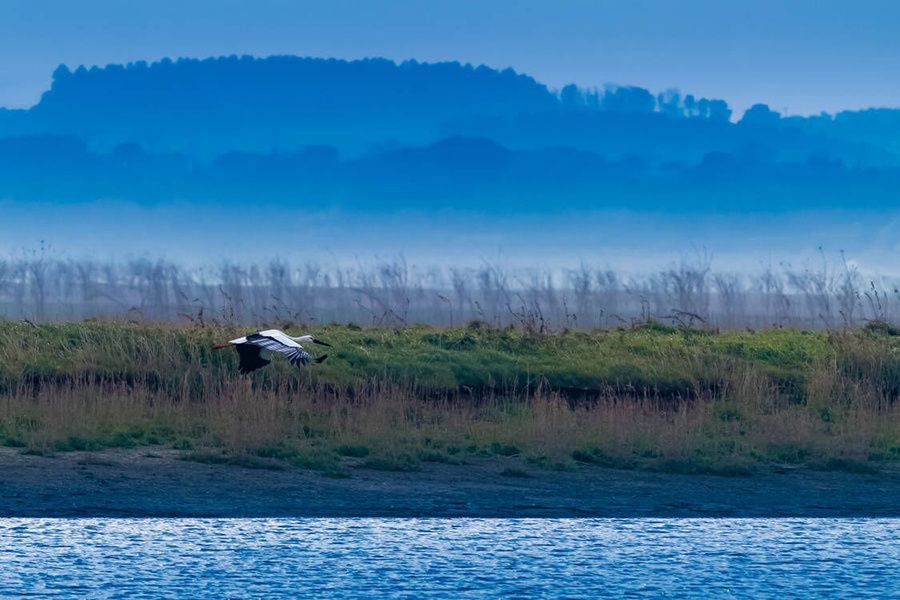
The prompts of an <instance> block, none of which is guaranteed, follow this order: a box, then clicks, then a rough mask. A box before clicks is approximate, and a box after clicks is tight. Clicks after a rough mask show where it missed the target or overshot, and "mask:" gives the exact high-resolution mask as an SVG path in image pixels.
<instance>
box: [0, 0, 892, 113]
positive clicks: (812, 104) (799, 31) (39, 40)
mask: <svg viewBox="0 0 900 600" xmlns="http://www.w3.org/2000/svg"><path fill="white" fill-rule="evenodd" d="M898 32H900V2H896V1H892V0H855V1H854V2H849V1H847V0H840V1H836V0H780V1H776V0H681V1H678V2H675V1H665V0H620V1H608V0H569V1H564V0H557V1H552V2H551V1H544V2H537V1H533V0H496V1H493V2H486V1H481V2H479V1H471V0H453V1H448V2H445V1H440V0H422V1H413V0H394V1H390V2H360V1H353V0H328V1H323V2H303V1H289V0H254V1H253V2H237V1H234V0H194V1H190V0H147V1H140V0H132V1H129V2H125V1H122V0H79V1H78V2H72V1H69V0H0V65H2V66H3V68H2V69H0V106H10V107H23V106H30V105H32V104H34V103H35V102H36V101H37V100H38V99H39V97H40V93H41V92H42V91H43V90H45V89H46V88H47V87H48V85H49V82H50V74H51V72H52V71H53V69H54V68H55V67H56V65H58V64H60V63H65V64H68V65H70V66H76V65H79V64H87V65H92V64H100V65H103V64H107V63H120V62H128V61H131V60H141V59H144V60H155V59H159V58H162V57H165V56H170V57H176V56H193V57H205V56H214V55H225V54H253V55H258V56H264V55H269V54H298V55H308V56H333V57H338V58H359V57H365V56H384V57H387V58H392V59H396V60H404V59H409V58H415V59H418V60H424V61H437V60H459V61H462V62H472V63H484V64H488V65H490V66H494V67H507V66H511V67H513V68H515V69H517V70H520V71H523V72H526V73H529V74H532V75H534V76H535V77H536V78H538V79H539V80H541V81H543V82H545V83H548V84H550V85H551V86H554V87H560V86H562V85H564V84H566V83H569V82H575V83H578V84H581V85H585V86H594V85H603V84H606V83H620V84H631V85H640V86H644V87H647V88H650V89H652V90H664V89H669V88H678V89H681V90H683V91H686V92H692V93H695V94H699V95H704V96H711V97H721V98H724V99H726V100H728V102H729V103H730V104H731V105H732V106H733V107H735V108H736V109H737V111H738V114H740V111H742V110H743V109H744V108H746V107H747V106H749V105H750V104H752V103H754V102H767V103H769V104H770V105H771V106H772V107H773V108H775V109H777V110H782V111H786V112H787V113H789V114H812V113H818V112H820V111H822V110H826V111H829V112H834V111H837V110H841V109H845V108H862V107H869V106H900V77H898V76H897V73H900V35H897V34H898Z"/></svg>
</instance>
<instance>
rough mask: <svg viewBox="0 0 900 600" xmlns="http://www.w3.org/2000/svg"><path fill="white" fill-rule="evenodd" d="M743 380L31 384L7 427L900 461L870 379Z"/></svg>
mask: <svg viewBox="0 0 900 600" xmlns="http://www.w3.org/2000/svg"><path fill="white" fill-rule="evenodd" d="M826 375H827V376H826ZM731 384H732V385H731V386H730V387H728V388H727V389H725V390H723V391H721V392H720V393H718V395H715V396H711V395H710V396H706V397H701V398H697V399H694V400H690V401H684V402H680V403H674V404H673V403H672V402H671V401H670V400H663V399H655V398H652V397H635V396H630V397H629V396H623V395H607V396H605V397H602V398H599V399H597V400H594V401H591V402H572V401H569V400H567V399H565V398H563V397H561V396H560V395H558V394H555V393H550V392H542V391H538V392H536V393H534V394H532V395H530V396H528V397H526V398H515V399H507V398H500V397H495V398H486V399H481V400H477V401H476V400H473V399H471V398H467V397H464V396H462V395H459V394H433V395H430V396H423V395H422V393H421V392H416V391H414V390H413V389H412V388H411V387H409V386H405V385H399V384H393V383H390V382H385V381H373V382H371V383H370V384H367V385H364V386H358V385H357V386H353V387H346V388H334V387H332V386H322V385H316V384H313V383H309V384H304V385H302V386H298V387H295V388H293V389H289V390H279V391H273V390H272V389H267V388H265V387H264V386H259V385H254V384H253V383H251V382H250V381H249V380H232V381H227V382H225V383H223V384H222V385H221V386H219V387H217V388H215V389H208V390H207V392H206V393H205V395H204V396H203V397H200V398H197V397H193V396H192V395H191V394H189V393H186V394H185V395H184V396H179V395H177V394H175V395H173V394H171V393H169V392H159V391H156V392H154V391H151V386H149V385H144V384H143V382H131V383H130V384H128V385H125V384H109V383H102V382H101V383H98V382H74V383H72V382H70V383H67V384H58V383H57V384H48V385H42V386H39V387H38V386H34V385H26V384H23V385H20V386H18V388H17V390H16V391H15V392H13V393H10V394H6V395H2V396H0V422H2V423H3V431H4V433H5V439H6V443H7V444H10V445H17V446H21V447H22V448H23V449H24V450H25V451H28V452H39V453H50V452H54V451H65V450H91V449H99V448H103V447H110V446H131V445H138V444H166V445H170V446H173V447H175V448H179V449H182V450H184V451H186V452H188V453H193V454H192V456H194V457H195V458H199V459H203V457H208V456H211V455H227V456H262V457H273V458H277V459H281V460H285V461H287V462H289V463H292V464H294V465H297V466H300V467H308V468H316V469H321V470H324V471H327V472H335V473H337V472H341V469H342V467H341V463H340V456H341V455H342V454H343V455H351V456H355V457H356V458H357V459H359V460H361V461H362V462H363V464H368V465H369V466H373V467H376V468H397V469H414V468H416V467H417V465H418V464H420V463H421V462H422V461H441V462H460V463H461V462H464V461H465V459H466V457H469V456H474V455H489V454H504V455H519V456H521V457H522V458H523V459H524V460H526V461H529V462H530V463H533V464H536V465H539V466H546V467H549V468H570V467H572V466H573V465H574V464H575V463H576V462H582V463H596V464H601V465H606V466H614V467H622V468H651V469H664V470H672V471H684V472H712V473H722V474H745V473H749V472H750V471H752V469H754V468H755V467H758V466H761V465H773V464H774V465H777V464H796V465H799V464H806V465H812V466H819V467H826V468H858V469H861V470H868V469H873V468H877V465H878V464H879V463H881V462H883V461H886V460H897V459H898V458H900V456H898V454H900V435H898V432H900V409H898V406H897V404H896V403H890V402H886V401H884V399H883V398H881V399H879V398H878V397H877V394H875V393H874V391H873V389H872V387H871V386H866V385H861V384H859V383H852V382H848V381H846V380H845V379H843V378H842V377H841V376H837V375H835V374H834V373H831V372H828V371H825V372H824V374H823V375H822V376H821V379H819V380H817V386H816V387H815V396H814V400H811V402H810V403H807V404H802V403H796V402H792V401H790V400H789V399H786V398H779V395H778V393H777V390H774V389H773V388H772V386H771V384H770V383H769V382H768V381H767V380H766V379H765V378H762V377H758V376H756V375H754V374H752V373H743V372H740V373H735V374H734V376H733V379H732V380H731ZM835 398H839V401H838V402H835V401H834V399H835ZM823 410H827V411H831V412H830V413H829V412H826V413H823ZM823 414H824V415H825V416H823Z"/></svg>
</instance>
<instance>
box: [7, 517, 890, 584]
mask: <svg viewBox="0 0 900 600" xmlns="http://www.w3.org/2000/svg"><path fill="white" fill-rule="evenodd" d="M20 595H33V596H41V597H47V596H59V597H92V598H93V597H98V598H107V597H108V598H126V597H127V598H140V597H147V598H151V597H152V598H157V597H175V596H181V597H208V598H222V597H259V598H273V597H288V596H290V597H296V596H303V597H317V598H321V597H372V596H392V597H408V598H420V597H445V598H465V597H472V598H476V597H477V598H481V597H500V596H503V597H510V596H513V597H523V596H527V597H534V596H541V597H569V598H571V597H597V596H598V595H602V596H607V597H609V596H613V597H619V596H626V595H631V596H635V597H673V596H676V597H698V596H703V597H707V598H785V597H835V598H851V597H853V598H862V597H879V598H889V597H895V598H900V520H890V519H783V520H778V519H580V520H564V519H563V520H558V519H522V520H514V519H0V596H2V597H9V596H20Z"/></svg>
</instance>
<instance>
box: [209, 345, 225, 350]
mask: <svg viewBox="0 0 900 600" xmlns="http://www.w3.org/2000/svg"><path fill="white" fill-rule="evenodd" d="M227 347H228V344H216V345H215V346H213V347H212V349H213V350H221V349H222V348H227Z"/></svg>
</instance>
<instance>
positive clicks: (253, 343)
mask: <svg viewBox="0 0 900 600" xmlns="http://www.w3.org/2000/svg"><path fill="white" fill-rule="evenodd" d="M300 342H304V343H313V344H319V345H320V346H328V347H331V344H328V343H325V342H323V341H322V340H317V339H316V338H314V337H313V336H311V335H301V336H299V337H292V336H290V335H288V334H286V333H285V332H283V331H280V330H278V329H267V330H265V331H259V332H257V333H251V334H250V335H248V336H245V337H240V338H237V339H234V340H231V341H229V342H228V343H226V344H216V345H215V346H213V349H214V350H221V349H222V348H227V347H228V346H234V349H235V350H237V353H238V356H239V357H240V362H239V364H238V370H239V371H240V372H241V373H244V374H246V373H249V372H251V371H255V370H256V369H261V368H263V367H264V366H266V365H267V364H269V363H270V362H272V361H271V360H269V359H270V358H271V356H272V353H273V352H278V353H280V354H283V355H285V356H286V357H287V358H288V360H289V361H291V364H292V365H295V366H298V367H299V366H302V365H305V364H307V363H308V362H310V361H313V362H315V363H320V362H322V361H323V360H325V359H326V358H328V355H327V354H323V355H322V356H319V357H318V358H315V359H314V358H312V357H311V356H310V355H309V352H307V351H306V349H305V348H304V347H303V346H301V345H300Z"/></svg>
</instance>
